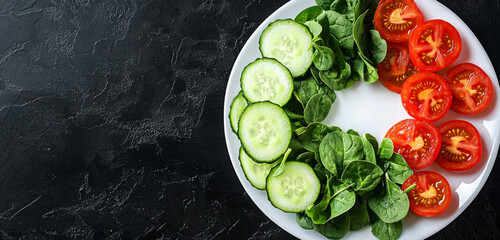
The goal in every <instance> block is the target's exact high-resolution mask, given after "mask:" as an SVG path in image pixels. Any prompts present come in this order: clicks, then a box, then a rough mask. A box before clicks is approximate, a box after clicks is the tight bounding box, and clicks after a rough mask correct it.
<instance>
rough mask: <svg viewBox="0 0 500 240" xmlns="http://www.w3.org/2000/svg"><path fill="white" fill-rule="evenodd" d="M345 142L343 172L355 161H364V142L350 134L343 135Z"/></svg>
mask: <svg viewBox="0 0 500 240" xmlns="http://www.w3.org/2000/svg"><path fill="white" fill-rule="evenodd" d="M343 140H344V161H343V164H342V167H343V168H342V170H344V168H345V167H347V165H349V163H351V162H352V161H355V160H363V158H364V152H363V141H362V140H361V138H360V137H358V136H355V135H350V134H345V135H343Z"/></svg>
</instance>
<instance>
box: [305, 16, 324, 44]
mask: <svg viewBox="0 0 500 240" xmlns="http://www.w3.org/2000/svg"><path fill="white" fill-rule="evenodd" d="M304 25H306V26H307V28H308V29H309V32H311V33H312V35H313V44H314V41H316V40H317V39H318V37H319V35H320V34H321V32H322V31H323V28H322V27H321V25H320V24H319V23H317V22H316V21H307V22H305V23H304Z"/></svg>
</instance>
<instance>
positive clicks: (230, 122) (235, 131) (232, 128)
mask: <svg viewBox="0 0 500 240" xmlns="http://www.w3.org/2000/svg"><path fill="white" fill-rule="evenodd" d="M240 96H241V97H242V98H243V99H245V101H246V106H245V108H246V107H248V105H249V103H248V100H247V99H246V98H245V96H244V95H243V91H240V92H239V93H238V95H236V97H234V98H233V101H232V102H231V105H229V114H228V115H229V116H227V117H228V118H229V125H231V130H232V131H233V132H234V133H235V134H236V135H238V130H237V129H234V126H233V123H232V121H231V113H232V112H233V104H234V102H235V101H236V99H237V98H238V97H240ZM244 110H245V109H243V111H244ZM243 111H241V113H240V116H238V121H239V117H241V114H242V113H243ZM236 126H238V124H236Z"/></svg>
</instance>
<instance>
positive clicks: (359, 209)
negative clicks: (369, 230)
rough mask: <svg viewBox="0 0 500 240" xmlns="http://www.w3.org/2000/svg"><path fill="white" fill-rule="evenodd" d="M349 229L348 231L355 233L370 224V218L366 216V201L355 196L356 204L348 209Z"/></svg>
mask: <svg viewBox="0 0 500 240" xmlns="http://www.w3.org/2000/svg"><path fill="white" fill-rule="evenodd" d="M349 218H350V221H349V222H350V227H349V230H351V231H357V230H359V229H361V228H363V227H365V226H366V225H368V224H370V216H369V214H368V203H367V202H366V199H365V198H363V197H360V196H356V203H355V204H354V206H353V207H352V208H351V209H349Z"/></svg>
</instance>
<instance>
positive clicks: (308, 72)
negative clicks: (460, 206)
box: [229, 0, 492, 239]
mask: <svg viewBox="0 0 500 240" xmlns="http://www.w3.org/2000/svg"><path fill="white" fill-rule="evenodd" d="M316 3H317V6H313V7H309V8H307V9H305V10H303V11H302V12H300V13H299V14H298V15H297V16H296V17H295V19H294V20H291V19H285V20H276V21H275V22H273V23H271V24H269V25H268V27H267V28H266V29H265V30H264V31H263V32H262V35H261V37H260V40H259V49H260V52H261V53H262V56H263V58H260V59H256V60H255V61H254V62H252V63H250V64H249V65H247V66H246V67H245V69H244V70H243V72H242V75H241V79H240V82H241V89H242V90H241V91H240V93H239V94H238V95H237V96H236V97H235V98H234V100H233V102H232V104H231V107H230V114H229V119H230V123H231V128H232V130H233V131H234V132H235V133H236V134H237V135H238V138H239V139H240V141H241V144H242V147H241V149H240V153H239V160H240V163H241V166H242V169H243V171H244V173H245V176H246V178H247V179H248V180H249V182H250V183H251V184H252V186H254V187H255V188H257V189H260V190H265V191H266V192H267V196H268V199H269V201H270V202H271V203H272V204H273V206H275V207H276V208H279V209H281V210H283V211H285V212H291V213H296V221H297V223H298V225H299V226H301V227H302V228H305V229H314V230H315V231H318V232H319V233H321V234H323V235H324V236H326V237H327V238H331V239H338V238H342V237H344V236H345V235H346V234H347V232H348V231H349V230H351V231H356V230H359V229H362V228H364V227H365V226H368V225H370V224H371V231H372V233H373V235H374V236H376V237H377V238H379V239H397V238H398V237H399V236H400V235H401V233H402V229H403V224H402V219H404V218H405V216H406V215H407V213H408V211H409V210H412V211H413V212H414V213H416V214H418V215H420V216H425V217H429V216H436V215H438V214H440V213H442V212H443V211H445V210H446V209H447V208H448V206H449V204H450V202H451V189H450V186H449V184H448V182H447V180H446V179H445V178H444V177H442V176H441V175H440V174H438V173H435V172H430V171H421V172H416V173H414V172H413V170H412V169H422V168H425V167H427V166H429V165H430V164H431V163H432V162H433V161H434V160H435V159H437V160H436V162H437V163H438V164H439V165H440V166H442V167H443V168H445V169H447V170H450V171H466V170H468V169H470V168H472V167H474V165H476V164H477V162H478V161H479V159H480V157H481V140H480V136H479V133H478V131H477V129H475V127H474V126H473V125H472V124H470V123H468V122H465V121H451V122H448V123H445V124H444V125H442V126H441V127H440V128H439V129H438V128H436V127H435V126H434V125H433V124H432V123H431V122H434V121H437V120H439V119H441V118H442V117H444V116H445V115H446V113H447V112H448V110H449V109H450V108H451V109H453V110H455V111H457V112H459V113H463V114H475V113H478V112H480V111H482V110H484V109H485V108H486V106H487V105H488V103H489V101H490V100H491V94H492V84H491V80H490V79H489V78H488V76H487V75H486V74H485V73H484V71H482V69H480V68H479V67H477V66H476V65H473V64H470V63H466V64H460V65H457V66H455V67H454V68H452V69H450V70H449V71H448V73H447V74H446V75H445V77H444V78H442V77H441V76H439V75H438V74H435V73H433V71H438V70H441V69H443V68H445V67H447V66H449V65H450V64H451V63H453V62H454V61H455V59H456V58H457V57H458V56H459V54H460V49H461V40H460V35H459V34H458V32H457V31H456V30H455V29H454V27H453V26H451V25H450V24H449V23H447V22H445V21H442V20H431V21H427V22H424V18H423V16H422V14H421V13H420V10H419V9H418V7H417V5H416V4H415V3H414V1H413V0H385V1H381V2H380V3H379V2H378V1H376V0H346V1H336V0H316ZM372 20H373V21H372ZM374 28H376V29H374ZM386 40H387V41H389V42H388V43H386ZM408 46H410V49H411V50H410V49H409V47H408ZM429 49H430V52H429ZM377 65H378V67H377V69H376V66H377ZM379 76H380V79H381V82H382V83H383V84H384V85H385V86H386V87H387V88H388V89H389V90H391V91H394V92H397V93H401V99H402V104H403V107H404V108H405V110H406V111H407V112H408V113H409V114H410V115H411V116H412V117H414V118H415V119H406V120H403V121H401V122H399V123H397V124H396V125H394V126H393V127H392V128H391V129H389V131H388V132H387V134H386V136H385V138H384V139H382V141H381V142H380V145H379V142H378V141H377V139H375V138H374V137H373V136H372V135H370V134H368V133H366V134H364V135H360V134H359V133H358V132H356V131H354V130H352V129H351V130H348V131H346V132H344V131H342V130H341V129H340V128H339V127H336V126H327V125H324V124H322V123H321V121H323V120H324V119H325V118H326V117H327V115H328V113H329V112H330V108H331V106H332V104H333V103H334V102H335V100H336V94H335V91H339V90H343V89H346V88H349V87H350V86H352V85H353V84H354V83H356V82H357V81H359V80H360V79H363V81H364V82H366V83H373V82H376V81H377V80H378V79H379Z"/></svg>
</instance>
